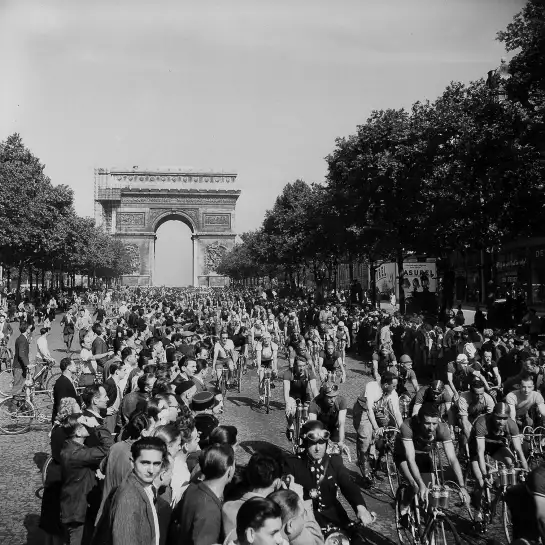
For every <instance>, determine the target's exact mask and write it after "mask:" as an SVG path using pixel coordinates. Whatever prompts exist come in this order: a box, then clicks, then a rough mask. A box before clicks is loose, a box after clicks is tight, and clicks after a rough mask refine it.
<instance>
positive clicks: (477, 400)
mask: <svg viewBox="0 0 545 545" xmlns="http://www.w3.org/2000/svg"><path fill="white" fill-rule="evenodd" d="M493 408H494V399H493V398H492V396H490V395H488V394H487V393H486V392H485V386H484V382H483V381H482V380H481V379H480V378H479V377H475V378H474V379H473V380H472V381H471V385H470V389H469V391H468V392H462V393H461V394H460V397H459V398H458V401H457V402H456V409H457V411H458V417H459V419H460V423H461V428H462V430H463V434H461V435H460V447H463V446H464V445H465V444H466V443H467V440H468V439H469V435H470V434H471V429H472V425H473V423H474V422H475V420H477V418H479V417H480V416H482V415H484V414H490V413H491V412H492V410H493Z"/></svg>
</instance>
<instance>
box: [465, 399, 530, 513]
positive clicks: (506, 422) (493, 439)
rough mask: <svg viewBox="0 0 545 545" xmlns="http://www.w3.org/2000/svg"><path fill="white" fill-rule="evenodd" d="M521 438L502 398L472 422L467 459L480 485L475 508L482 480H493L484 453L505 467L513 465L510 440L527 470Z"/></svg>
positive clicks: (490, 482)
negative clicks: (491, 408)
mask: <svg viewBox="0 0 545 545" xmlns="http://www.w3.org/2000/svg"><path fill="white" fill-rule="evenodd" d="M521 439H522V435H521V433H520V432H519V429H518V427H517V425H516V423H515V421H514V420H513V419H512V418H511V417H510V409H509V406H508V405H507V403H504V402H500V403H496V405H494V409H493V411H492V413H491V414H486V415H483V416H480V417H479V418H477V420H476V421H475V423H474V424H473V428H472V430H471V434H470V438H469V459H470V460H471V468H472V470H473V474H474V475H475V479H476V480H477V483H478V485H479V486H478V488H477V489H476V491H475V503H476V507H477V509H480V507H481V498H482V491H483V488H484V486H485V480H486V485H487V486H491V484H492V481H491V477H490V475H489V473H488V468H487V465H486V460H485V455H486V454H488V455H489V456H491V457H492V458H493V459H494V460H496V461H497V462H501V463H502V464H504V465H505V466H506V467H509V468H510V467H513V465H514V461H515V456H514V454H513V452H512V450H511V449H510V448H509V444H511V445H512V447H513V450H514V451H515V452H516V454H517V455H518V458H519V460H520V464H521V466H522V467H523V469H525V470H526V471H527V470H528V463H527V461H526V457H525V456H524V452H523V451H522V441H521Z"/></svg>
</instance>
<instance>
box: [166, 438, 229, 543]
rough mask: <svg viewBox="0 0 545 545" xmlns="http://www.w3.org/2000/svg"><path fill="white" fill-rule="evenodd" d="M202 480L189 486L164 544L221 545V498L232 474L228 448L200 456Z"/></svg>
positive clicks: (212, 448) (215, 448)
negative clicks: (217, 544)
mask: <svg viewBox="0 0 545 545" xmlns="http://www.w3.org/2000/svg"><path fill="white" fill-rule="evenodd" d="M199 464H200V466H201V471H202V473H203V475H204V481H202V482H199V483H198V484H197V483H191V484H190V485H189V487H188V489H187V490H186V491H185V494H184V496H183V497H182V499H181V500H180V502H179V503H178V505H177V506H176V508H175V510H174V512H173V514H172V518H171V521H170V528H169V533H168V538H167V545H213V544H214V543H222V542H223V537H224V536H223V535H222V534H223V527H222V514H221V507H222V505H221V499H220V498H222V497H223V492H224V490H225V486H226V485H227V484H228V483H229V482H230V481H231V479H232V478H233V475H234V474H235V453H234V451H233V447H231V446H230V445H216V444H215V445H212V446H210V447H208V448H207V449H206V450H204V451H203V452H202V453H201V455H200V456H199Z"/></svg>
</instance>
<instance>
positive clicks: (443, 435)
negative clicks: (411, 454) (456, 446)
mask: <svg viewBox="0 0 545 545" xmlns="http://www.w3.org/2000/svg"><path fill="white" fill-rule="evenodd" d="M404 441H412V443H413V445H414V450H415V452H430V451H431V449H432V447H433V443H447V442H448V441H452V438H451V436H450V431H449V429H448V425H447V424H445V423H444V422H439V424H438V425H437V428H435V434H434V435H433V436H432V437H431V438H428V437H423V436H422V435H421V433H420V423H419V421H418V416H411V417H410V418H407V419H405V420H404V421H403V424H401V428H400V429H399V434H398V435H397V437H396V442H395V444H394V453H395V454H396V455H398V456H405V446H404V445H403V442H404Z"/></svg>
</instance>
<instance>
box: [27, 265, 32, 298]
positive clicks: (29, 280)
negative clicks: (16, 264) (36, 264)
mask: <svg viewBox="0 0 545 545" xmlns="http://www.w3.org/2000/svg"><path fill="white" fill-rule="evenodd" d="M28 288H29V290H30V296H31V297H32V265H29V266H28Z"/></svg>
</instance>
